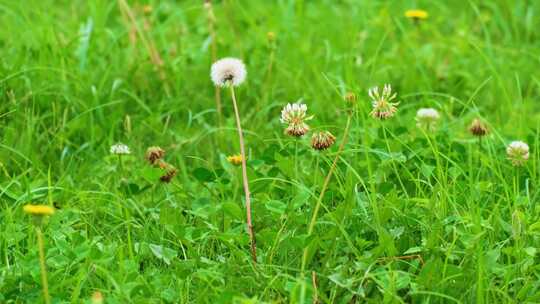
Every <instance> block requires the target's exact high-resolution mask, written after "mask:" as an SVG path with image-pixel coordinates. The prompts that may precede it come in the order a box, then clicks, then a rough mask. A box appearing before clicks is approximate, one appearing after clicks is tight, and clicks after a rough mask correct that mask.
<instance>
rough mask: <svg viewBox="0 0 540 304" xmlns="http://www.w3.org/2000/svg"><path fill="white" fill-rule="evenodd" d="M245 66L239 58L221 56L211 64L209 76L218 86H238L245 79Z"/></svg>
mask: <svg viewBox="0 0 540 304" xmlns="http://www.w3.org/2000/svg"><path fill="white" fill-rule="evenodd" d="M246 75H247V72H246V66H245V65H244V63H243V62H242V60H240V59H236V58H223V59H220V60H218V61H216V62H215V63H214V64H212V68H211V70H210V77H211V78H212V81H213V82H214V84H215V85H216V86H218V87H225V86H227V85H232V86H235V87H237V86H239V85H240V84H242V82H244V80H246Z"/></svg>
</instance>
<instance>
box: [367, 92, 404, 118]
mask: <svg viewBox="0 0 540 304" xmlns="http://www.w3.org/2000/svg"><path fill="white" fill-rule="evenodd" d="M368 94H369V97H371V104H372V106H373V110H372V111H371V113H370V114H371V116H372V117H373V118H378V119H387V118H390V117H392V116H394V114H395V113H396V112H397V106H398V105H399V102H391V101H392V100H394V99H395V98H396V96H397V93H394V94H392V87H391V86H390V85H389V84H385V85H384V87H383V90H382V92H379V87H373V88H371V89H369V91H368Z"/></svg>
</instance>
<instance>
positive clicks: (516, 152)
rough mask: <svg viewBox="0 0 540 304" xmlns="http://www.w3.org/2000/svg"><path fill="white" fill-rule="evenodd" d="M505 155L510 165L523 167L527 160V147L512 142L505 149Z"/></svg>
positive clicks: (520, 142) (518, 142) (522, 143)
mask: <svg viewBox="0 0 540 304" xmlns="http://www.w3.org/2000/svg"><path fill="white" fill-rule="evenodd" d="M506 155H507V156H508V159H509V160H510V161H511V162H512V165H514V166H516V167H520V166H523V165H525V162H527V160H528V159H529V145H527V144H526V143H524V142H522V141H513V142H511V143H510V144H509V145H508V146H507V147H506Z"/></svg>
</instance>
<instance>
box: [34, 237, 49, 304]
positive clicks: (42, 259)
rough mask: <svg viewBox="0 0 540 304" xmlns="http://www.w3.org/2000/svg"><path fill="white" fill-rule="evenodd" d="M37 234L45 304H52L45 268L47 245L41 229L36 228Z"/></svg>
mask: <svg viewBox="0 0 540 304" xmlns="http://www.w3.org/2000/svg"><path fill="white" fill-rule="evenodd" d="M36 234H37V240H38V249H39V266H40V268H41V285H42V288H43V297H44V299H45V304H50V303H51V299H50V296H49V284H48V282H47V268H46V266H45V245H44V242H43V233H42V232H41V228H40V227H36Z"/></svg>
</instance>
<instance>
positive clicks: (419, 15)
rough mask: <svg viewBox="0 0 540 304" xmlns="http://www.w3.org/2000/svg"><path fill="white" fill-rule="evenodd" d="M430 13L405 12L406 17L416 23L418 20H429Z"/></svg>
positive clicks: (421, 11) (420, 11)
mask: <svg viewBox="0 0 540 304" xmlns="http://www.w3.org/2000/svg"><path fill="white" fill-rule="evenodd" d="M428 16H429V15H428V12H426V11H424V10H418V9H417V10H408V11H405V17H407V18H410V19H413V20H414V21H418V20H421V19H427V17H428Z"/></svg>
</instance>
